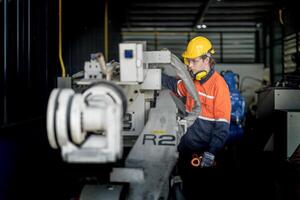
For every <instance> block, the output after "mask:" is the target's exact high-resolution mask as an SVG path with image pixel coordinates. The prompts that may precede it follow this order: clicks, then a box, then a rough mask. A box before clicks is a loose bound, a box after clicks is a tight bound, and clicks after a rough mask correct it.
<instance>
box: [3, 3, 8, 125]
mask: <svg viewBox="0 0 300 200" xmlns="http://www.w3.org/2000/svg"><path fill="white" fill-rule="evenodd" d="M7 3H8V0H4V6H3V25H4V33H3V48H4V55H3V56H4V59H3V61H4V63H3V93H4V94H3V123H4V124H6V123H7V110H6V107H7V102H6V100H7V99H6V98H7V96H6V95H7V28H8V27H7V24H8V23H7V22H8V19H7V17H8V15H7V10H8V7H7V6H8V5H7Z"/></svg>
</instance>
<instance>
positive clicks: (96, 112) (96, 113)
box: [82, 107, 106, 132]
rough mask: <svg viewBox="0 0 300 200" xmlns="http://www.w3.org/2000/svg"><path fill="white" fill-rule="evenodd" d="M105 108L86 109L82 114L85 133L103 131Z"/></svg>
mask: <svg viewBox="0 0 300 200" xmlns="http://www.w3.org/2000/svg"><path fill="white" fill-rule="evenodd" d="M105 110H106V108H103V109H101V108H95V107H87V108H86V109H85V110H84V112H83V119H82V120H83V128H84V130H85V131H87V132H90V131H93V132H94V131H101V130H103V129H105V127H106V123H105V115H106V112H105Z"/></svg>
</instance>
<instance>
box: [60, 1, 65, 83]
mask: <svg viewBox="0 0 300 200" xmlns="http://www.w3.org/2000/svg"><path fill="white" fill-rule="evenodd" d="M58 1H59V3H58V4H59V5H58V21H59V22H58V24H59V25H58V26H59V27H58V57H59V62H60V66H61V76H62V77H63V78H64V77H66V68H65V64H64V60H63V57H62V16H61V10H62V5H61V1H62V0H58Z"/></svg>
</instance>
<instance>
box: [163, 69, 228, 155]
mask: <svg viewBox="0 0 300 200" xmlns="http://www.w3.org/2000/svg"><path fill="white" fill-rule="evenodd" d="M162 84H163V86H165V87H167V88H168V89H171V90H172V91H174V92H175V93H177V94H178V95H179V96H181V97H186V104H185V106H186V111H187V112H190V111H191V110H192V109H193V106H194V104H195V102H194V100H193V98H192V96H191V95H190V94H189V93H188V92H187V90H186V87H185V85H184V83H183V81H182V80H178V79H176V78H174V77H170V76H167V75H164V74H163V76H162ZM194 84H195V87H196V90H197V92H198V94H199V99H200V102H201V113H199V117H198V119H197V120H196V121H195V123H194V124H193V125H192V126H191V127H190V128H189V129H188V131H187V133H186V134H185V135H184V136H183V137H182V138H181V141H180V144H179V146H178V150H179V151H188V152H193V151H202V150H203V151H204V150H205V151H210V152H211V153H216V152H217V151H219V150H221V149H222V148H223V147H224V145H225V142H226V139H227V137H228V134H229V124H230V113H231V102H230V93H229V89H228V86H227V84H226V82H225V80H224V79H223V77H222V76H221V75H220V74H219V73H218V72H216V71H215V70H214V69H212V70H211V71H210V72H209V73H208V75H207V76H206V77H205V78H204V79H202V80H200V81H197V80H194Z"/></svg>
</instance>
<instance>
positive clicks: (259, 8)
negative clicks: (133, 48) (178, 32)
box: [123, 0, 276, 29]
mask: <svg viewBox="0 0 300 200" xmlns="http://www.w3.org/2000/svg"><path fill="white" fill-rule="evenodd" d="M275 7H276V1H274V0H273V1H272V0H260V1H257V0H256V1H251V0H198V1H196V0H165V1H157V0H146V1H145V0H143V1H138V0H132V1H131V2H130V3H128V6H127V12H126V20H125V23H124V24H123V28H126V29H131V28H134V29H136V28H139V29H145V28H195V29H197V28H199V25H202V24H205V25H206V26H207V28H212V27H214V28H222V27H254V26H256V25H257V23H260V22H263V20H264V18H265V17H266V16H268V15H269V14H270V13H271V12H273V11H274V8H275ZM201 28H202V27H201Z"/></svg>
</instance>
